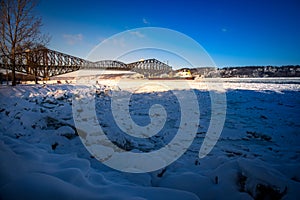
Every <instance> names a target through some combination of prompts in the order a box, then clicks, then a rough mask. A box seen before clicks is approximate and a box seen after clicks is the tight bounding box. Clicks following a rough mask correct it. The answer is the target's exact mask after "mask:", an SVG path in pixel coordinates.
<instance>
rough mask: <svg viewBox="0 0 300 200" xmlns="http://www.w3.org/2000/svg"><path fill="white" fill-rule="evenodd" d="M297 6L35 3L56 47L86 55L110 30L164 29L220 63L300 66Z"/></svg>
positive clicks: (265, 0)
mask: <svg viewBox="0 0 300 200" xmlns="http://www.w3.org/2000/svg"><path fill="white" fill-rule="evenodd" d="M299 10H300V1H298V0H227V1H226V0H206V1H202V0H199V1H189V0H185V1H163V0H153V1H149V0H145V1H119V0H85V1H76V0H41V1H40V4H39V6H38V7H37V13H38V14H39V15H40V16H41V17H42V19H43V24H44V25H43V27H42V31H43V32H45V33H49V34H50V35H51V36H52V39H51V42H50V44H49V48H51V49H54V50H58V51H61V52H64V53H67V54H71V55H75V56H79V57H82V58H87V57H88V55H89V52H90V51H91V50H92V49H93V48H94V47H95V46H97V45H98V44H99V43H100V42H102V41H104V40H105V39H107V38H109V37H111V36H113V35H114V34H118V33H120V32H122V31H126V30H130V29H135V28H140V27H162V28H168V29H172V30H175V31H178V32H181V33H183V34H185V35H187V36H189V37H191V38H192V39H193V40H195V41H196V42H198V43H199V44H200V45H202V47H203V48H204V49H205V50H206V51H207V53H208V54H209V55H210V56H211V58H212V59H213V61H214V62H215V63H216V65H217V66H218V67H224V66H245V65H277V66H280V65H287V64H300V50H299V47H300V12H299ZM178 45H180V44H178ZM190 51H191V55H192V54H193V49H190ZM145 58H146V57H145ZM195 65H201V63H199V64H198V63H196V64H195Z"/></svg>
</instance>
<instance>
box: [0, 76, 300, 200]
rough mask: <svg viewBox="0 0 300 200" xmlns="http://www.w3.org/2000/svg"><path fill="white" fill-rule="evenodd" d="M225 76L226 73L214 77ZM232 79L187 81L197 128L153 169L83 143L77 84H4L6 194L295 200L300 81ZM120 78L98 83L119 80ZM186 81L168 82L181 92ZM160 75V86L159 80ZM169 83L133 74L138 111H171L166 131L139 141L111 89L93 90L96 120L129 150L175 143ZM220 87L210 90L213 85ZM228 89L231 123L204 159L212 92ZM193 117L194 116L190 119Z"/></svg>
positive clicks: (2, 189) (1, 156) (2, 190)
mask: <svg viewBox="0 0 300 200" xmlns="http://www.w3.org/2000/svg"><path fill="white" fill-rule="evenodd" d="M215 81H216V82H219V80H215ZM297 81H299V80H296V81H294V80H293V81H292V82H291V81H286V80H283V81H282V82H279V83H278V82H274V81H273V82H269V80H268V81H263V80H261V81H260V82H259V83H258V81H257V80H256V79H255V80H252V81H250V80H248V79H247V81H243V80H237V79H228V80H227V81H225V82H224V81H223V82H222V85H223V86H222V88H219V87H218V88H217V89H216V88H215V87H210V86H209V84H214V82H212V81H203V80H202V81H188V82H185V83H188V85H189V87H190V88H191V89H192V90H193V91H194V93H195V94H196V96H197V98H198V102H199V108H200V113H201V114H200V119H199V126H198V129H197V135H196V138H195V139H194V141H193V143H192V145H191V146H190V147H189V148H188V149H187V151H186V152H185V153H184V154H183V155H182V156H181V157H180V158H179V159H178V160H176V161H175V162H174V163H172V164H171V165H169V166H167V167H165V168H163V169H160V170H157V171H154V172H148V173H126V172H120V171H117V170H114V169H111V168H109V167H107V166H106V165H104V164H102V163H101V162H99V161H98V160H97V159H95V157H94V156H93V155H91V154H90V153H89V152H88V151H87V150H86V148H85V147H84V145H83V144H82V142H81V140H80V138H79V136H78V132H77V130H76V127H75V124H74V119H73V115H72V103H73V102H72V99H73V95H74V94H75V93H76V90H77V89H78V87H75V85H61V84H53V85H18V86H16V87H10V86H0V120H1V124H0V138H1V141H0V177H1V178H0V198H1V199H54V198H59V199H136V200H141V199H297V198H298V196H299V195H300V192H299V188H300V132H299V130H300V122H299V119H300V84H299V83H298V82H297ZM119 82H120V80H116V81H114V80H104V81H102V82H101V84H104V85H110V86H116V85H118V83H119ZM181 82H183V81H171V82H170V81H169V82H168V83H169V84H171V85H172V90H174V91H175V90H176V91H180V90H181V89H182V87H181ZM158 83H159V84H158ZM164 84H166V82H163V81H160V82H158V81H147V80H126V81H124V82H122V84H120V87H112V88H114V89H115V88H117V89H118V90H121V91H131V92H135V94H134V95H133V96H132V98H131V104H130V107H131V117H132V119H133V120H134V121H135V122H136V123H137V124H140V125H141V126H145V125H147V124H148V123H150V118H149V116H148V111H149V108H150V107H151V105H153V104H161V105H163V106H164V108H165V110H166V112H167V113H168V119H167V122H166V123H167V124H166V126H164V129H166V131H165V132H163V133H164V134H159V135H157V137H151V139H141V138H138V139H136V140H135V139H134V138H133V137H129V136H128V135H124V134H122V132H121V131H120V129H118V127H116V125H115V123H114V120H113V116H112V114H111V107H110V105H111V97H110V93H109V92H108V93H107V95H105V94H100V95H96V96H95V108H96V113H97V117H98V120H99V123H100V125H101V126H102V127H104V130H105V131H106V133H107V135H108V137H110V139H111V140H113V142H115V143H117V144H118V145H119V146H120V147H122V148H124V149H126V150H128V151H136V150H137V149H138V151H141V152H148V151H153V150H157V149H159V148H162V147H163V146H164V145H165V144H167V143H168V142H170V140H171V139H172V138H173V137H174V135H175V134H176V132H177V129H178V124H179V123H180V119H181V118H180V106H182V105H179V103H178V101H177V99H176V97H175V96H174V94H173V91H172V90H171V91H170V90H168V87H163V85H164ZM141 85H143V87H140V86H141ZM211 88H213V89H216V91H208V89H211ZM220 91H221V92H222V91H223V92H225V93H226V104H227V110H226V121H225V125H224V128H223V130H222V133H221V136H220V138H219V140H218V142H217V144H216V145H215V147H214V148H213V150H212V151H211V152H210V153H209V154H208V155H207V156H206V157H204V158H202V159H199V157H198V153H199V149H200V146H201V144H202V142H203V140H204V138H205V134H206V132H207V129H208V126H209V123H210V118H211V105H212V102H211V98H210V97H211V94H212V92H220ZM191 120H194V119H191Z"/></svg>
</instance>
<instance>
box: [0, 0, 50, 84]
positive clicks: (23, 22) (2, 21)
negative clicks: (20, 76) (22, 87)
mask: <svg viewBox="0 0 300 200" xmlns="http://www.w3.org/2000/svg"><path fill="white" fill-rule="evenodd" d="M36 5H37V1H35V0H0V6H1V7H0V28H1V30H0V34H1V38H0V45H1V46H0V51H1V54H2V56H4V57H6V59H7V60H9V63H10V64H11V65H12V85H13V86H14V85H16V75H15V70H16V62H17V61H16V55H17V54H19V53H22V52H24V51H25V50H28V49H29V50H30V49H36V48H39V47H41V46H43V47H44V46H46V44H48V42H49V40H50V38H49V36H48V35H44V34H42V33H41V32H40V27H41V26H42V20H41V18H40V17H37V16H36V15H35V13H34V8H35V7H36Z"/></svg>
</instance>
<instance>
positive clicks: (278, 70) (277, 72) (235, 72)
mask: <svg viewBox="0 0 300 200" xmlns="http://www.w3.org/2000/svg"><path fill="white" fill-rule="evenodd" d="M184 69H186V68H184ZM178 71H180V70H178ZM190 71H191V73H192V75H193V76H202V77H207V78H208V77H222V78H233V77H241V78H256V77H257V78H258V77H300V65H286V66H281V67H276V66H243V67H225V68H214V67H204V68H192V69H190Z"/></svg>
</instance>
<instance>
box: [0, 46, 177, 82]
mask: <svg viewBox="0 0 300 200" xmlns="http://www.w3.org/2000/svg"><path fill="white" fill-rule="evenodd" d="M0 68H2V69H8V70H12V69H13V63H12V62H11V60H10V59H8V57H6V56H3V55H2V56H0ZM79 69H93V70H97V69H111V70H130V71H134V72H137V73H141V74H143V75H145V76H148V77H149V76H158V75H160V74H164V73H168V72H170V71H172V67H170V66H168V65H167V64H165V63H163V62H160V61H158V60H156V59H148V60H143V61H138V62H133V63H129V64H125V63H123V62H120V61H116V60H102V61H98V62H91V61H87V60H84V59H82V58H78V57H75V56H71V55H68V54H64V53H61V52H58V51H54V50H50V49H46V48H44V49H38V50H31V51H30V50H27V51H25V52H22V53H18V54H16V57H15V71H17V72H21V73H26V74H30V75H34V76H35V77H41V78H45V79H47V78H49V77H52V76H57V75H61V74H65V73H69V72H73V71H77V70H79Z"/></svg>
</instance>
